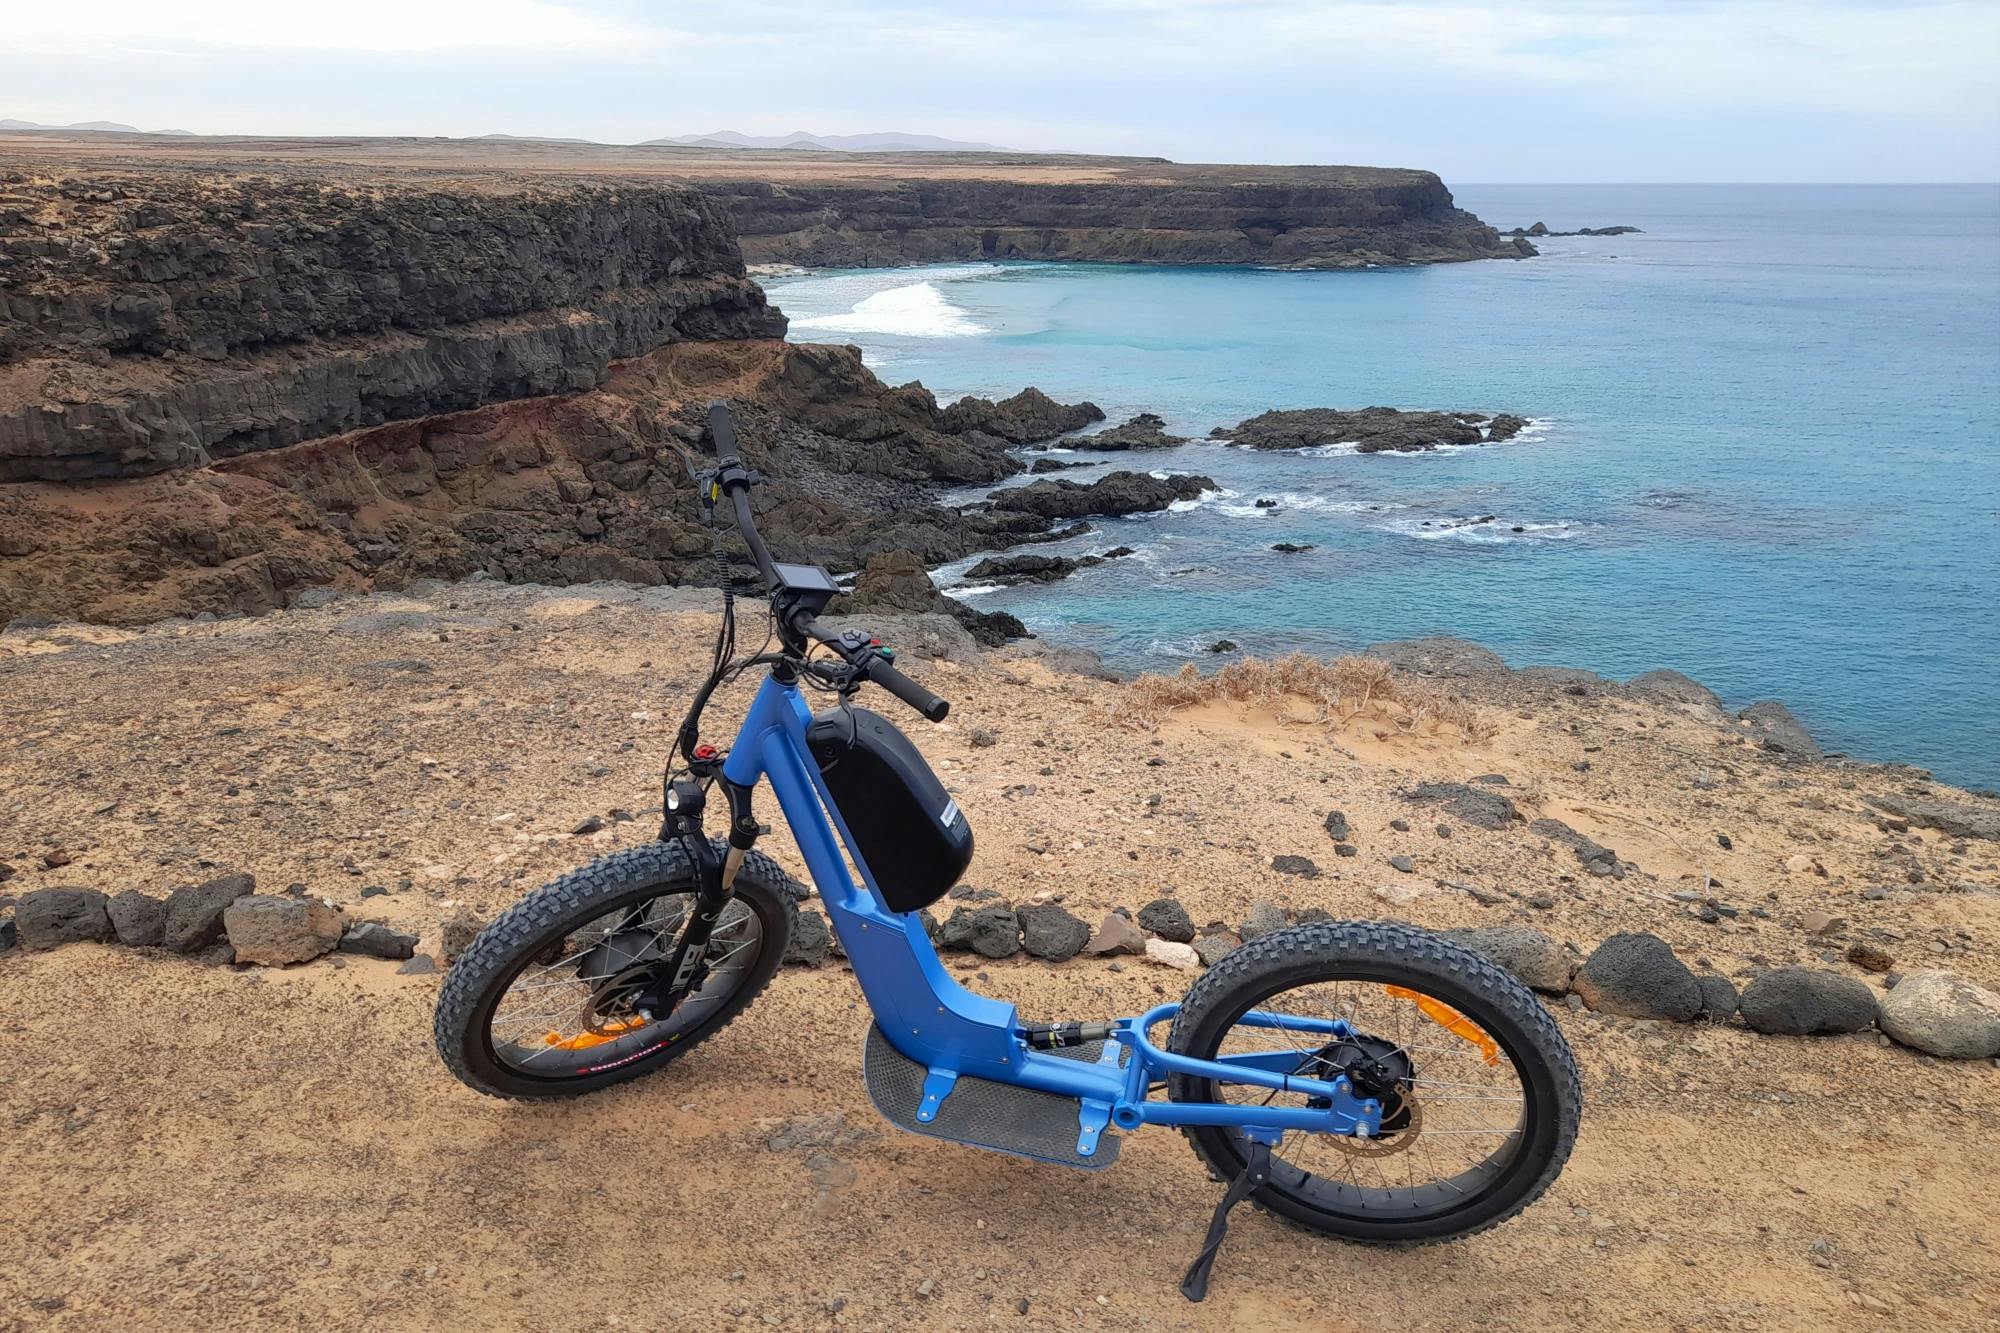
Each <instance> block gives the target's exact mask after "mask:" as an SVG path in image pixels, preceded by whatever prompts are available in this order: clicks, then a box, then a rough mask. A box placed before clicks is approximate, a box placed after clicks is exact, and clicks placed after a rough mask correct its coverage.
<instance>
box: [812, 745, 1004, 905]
mask: <svg viewBox="0 0 2000 1333" xmlns="http://www.w3.org/2000/svg"><path fill="white" fill-rule="evenodd" d="M806 744H807V746H808V748H810V749H811V750H812V756H813V759H814V761H815V762H817V763H818V764H819V771H820V774H821V776H822V777H823V778H824V779H825V781H826V789H827V792H828V794H830V795H831V796H832V797H833V806H834V809H835V810H837V811H839V812H840V818H841V820H842V822H843V823H845V824H846V825H847V831H848V832H849V833H850V834H852V835H853V838H854V850H855V851H856V852H857V853H859V855H860V857H861V859H862V861H863V862H865V863H866V864H867V867H868V871H869V873H870V874H871V875H873V876H874V877H875V885H876V887H877V888H878V889H880V890H881V892H882V901H883V903H884V904H886V905H887V906H888V908H889V910H890V911H892V912H914V911H917V910H918V909H919V908H923V907H928V906H930V905H931V904H932V903H934V902H936V901H937V900H938V899H940V898H942V897H944V895H945V893H946V892H947V891H948V890H949V889H950V888H951V886H952V885H954V884H956V883H958V877H959V876H960V875H963V874H964V873H965V868H966V866H968V865H970V864H971V863H972V827H971V825H969V824H967V823H966V822H965V815H964V814H963V813H962V812H961V811H960V810H959V808H958V802H956V801H954V800H952V799H951V796H950V794H949V793H947V792H946V791H945V789H944V784H943V783H941V782H939V781H938V780H937V774H935V773H933V772H931V769H930V765H929V764H926V763H925V762H924V757H923V756H922V755H920V754H918V753H917V747H916V746H914V745H912V744H911V743H910V738H909V737H908V736H905V735H904V734H903V733H902V732H900V731H898V730H897V729H896V727H895V725H894V724H893V723H891V722H890V721H889V719H888V718H886V717H883V716H882V715H881V714H880V713H871V712H869V711H868V710H867V709H866V708H829V709H827V710H825V711H824V712H821V713H816V714H814V715H813V720H812V725H810V726H809V727H807V728H806Z"/></svg>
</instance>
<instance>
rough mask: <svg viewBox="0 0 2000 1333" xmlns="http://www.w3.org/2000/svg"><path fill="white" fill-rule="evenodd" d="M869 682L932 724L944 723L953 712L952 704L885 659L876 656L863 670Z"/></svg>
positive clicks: (870, 659)
mask: <svg viewBox="0 0 2000 1333" xmlns="http://www.w3.org/2000/svg"><path fill="white" fill-rule="evenodd" d="M862 672H863V674H865V675H866V676H867V677H868V679H869V680H871V681H873V682H874V683H875V684H877V685H880V686H881V687H882V688H883V689H885V690H887V691H889V693H891V694H893V695H895V696H896V697H897V698H898V699H901V700H902V701H903V702H904V703H906V704H908V705H909V706H910V707H912V708H914V709H916V710H917V711H918V712H919V713H922V714H923V715H924V717H925V718H927V719H928V720H930V721H932V722H942V721H944V719H945V714H947V713H949V712H950V711H951V702H950V701H949V700H947V699H940V698H938V697H937V696H936V695H935V694H932V693H931V692H930V691H929V690H927V689H925V688H924V687H923V686H921V685H919V684H917V682H915V681H914V680H911V679H910V678H909V677H908V676H906V675H904V674H903V673H902V672H900V671H898V670H896V668H894V667H892V666H890V665H889V660H888V659H887V658H885V657H881V656H874V657H870V658H869V659H868V664H867V665H866V666H865V667H863V668H862Z"/></svg>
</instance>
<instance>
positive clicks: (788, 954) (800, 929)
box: [785, 907, 832, 967]
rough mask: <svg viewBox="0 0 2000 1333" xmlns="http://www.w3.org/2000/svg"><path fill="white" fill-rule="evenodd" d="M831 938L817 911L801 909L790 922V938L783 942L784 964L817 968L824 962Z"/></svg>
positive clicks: (822, 918)
mask: <svg viewBox="0 0 2000 1333" xmlns="http://www.w3.org/2000/svg"><path fill="white" fill-rule="evenodd" d="M831 938H832V934H831V932H830V931H828V930H827V926H826V918H825V917H823V916H821V915H820V914H819V909H817V908H813V907H801V908H800V909H799V910H798V915H797V916H796V917H795V918H794V919H793V921H792V937H791V938H790V939H789V940H787V941H785V962H787V963H795V964H798V965H800V966H803V967H818V966H819V965H820V964H822V963H824V962H825V961H826V946H827V941H828V940H829V939H831Z"/></svg>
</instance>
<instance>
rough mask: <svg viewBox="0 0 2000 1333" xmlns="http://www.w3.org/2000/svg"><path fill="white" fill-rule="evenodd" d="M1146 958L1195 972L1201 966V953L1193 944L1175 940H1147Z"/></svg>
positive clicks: (1166, 965)
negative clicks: (1197, 951)
mask: <svg viewBox="0 0 2000 1333" xmlns="http://www.w3.org/2000/svg"><path fill="white" fill-rule="evenodd" d="M1146 958H1147V959H1148V960H1149V961H1151V962H1155V963H1159V964H1161V965H1162V966H1165V967H1171V968H1177V969H1179V970H1180V971H1182V972H1193V971H1195V970H1196V969H1198V968H1199V967H1200V966H1201V955H1200V954H1198V953H1196V952H1195V950H1194V946H1193V945H1191V944H1181V943H1178V942H1176V941H1174V940H1147V941H1146Z"/></svg>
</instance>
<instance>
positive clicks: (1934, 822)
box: [1867, 792, 2000, 840]
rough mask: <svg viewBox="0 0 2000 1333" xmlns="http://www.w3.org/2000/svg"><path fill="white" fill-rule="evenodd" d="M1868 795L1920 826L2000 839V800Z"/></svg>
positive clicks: (1950, 833)
mask: <svg viewBox="0 0 2000 1333" xmlns="http://www.w3.org/2000/svg"><path fill="white" fill-rule="evenodd" d="M1867 799H1868V803H1869V804H1870V805H1872V806H1874V807H1876V808H1877V809H1879V810H1886V811H1887V812H1889V813H1890V814H1892V815H1896V816H1898V817H1900V818H1903V819H1907V820H1909V821H1910V822H1911V823H1912V824H1915V825H1917V826H1918V827H1920V828H1934V829H1936V830H1937V831H1938V832H1940V833H1942V834H1944V835H1945V836H1947V837H1952V838H1988V839H1993V840H2000V802H1995V801H1986V802H1984V803H1980V804H1974V803H1973V802H1971V801H1941V800H1937V799H1935V798H1932V797H1925V796H1901V795H1897V794H1895V793H1893V792H1892V793H1890V794H1888V795H1885V796H1870V797H1868V798H1867Z"/></svg>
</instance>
